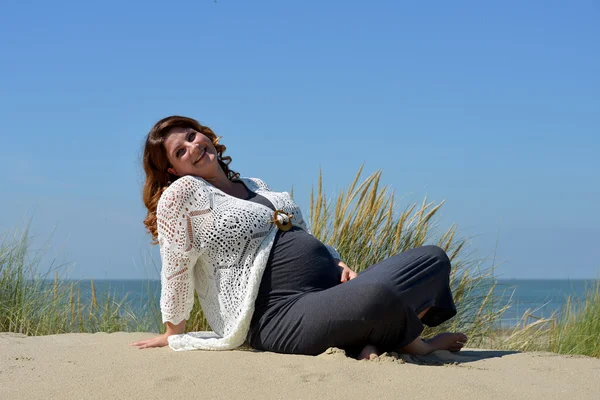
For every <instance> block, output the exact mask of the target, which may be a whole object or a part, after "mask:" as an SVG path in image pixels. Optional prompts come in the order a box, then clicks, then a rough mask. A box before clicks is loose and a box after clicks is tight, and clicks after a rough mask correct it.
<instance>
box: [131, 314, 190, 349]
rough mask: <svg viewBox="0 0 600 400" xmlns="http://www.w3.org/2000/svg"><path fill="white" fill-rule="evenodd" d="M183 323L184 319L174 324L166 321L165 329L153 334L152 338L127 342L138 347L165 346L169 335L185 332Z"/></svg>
mask: <svg viewBox="0 0 600 400" xmlns="http://www.w3.org/2000/svg"><path fill="white" fill-rule="evenodd" d="M185 323H186V320H185V319H184V320H183V321H181V322H180V323H178V324H177V325H174V324H172V323H171V322H166V325H167V331H166V332H165V333H163V334H162V335H158V336H155V337H153V338H152V339H146V340H140V341H139V342H134V343H129V345H130V346H137V347H138V349H149V348H151V347H165V346H166V345H168V344H169V340H168V339H169V336H171V335H178V334H181V333H184V332H185Z"/></svg>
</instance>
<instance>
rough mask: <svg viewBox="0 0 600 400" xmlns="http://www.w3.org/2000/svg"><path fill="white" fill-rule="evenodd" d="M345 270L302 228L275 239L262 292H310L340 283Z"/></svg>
mask: <svg viewBox="0 0 600 400" xmlns="http://www.w3.org/2000/svg"><path fill="white" fill-rule="evenodd" d="M340 277H341V271H340V268H339V267H338V266H337V265H336V263H335V261H334V259H333V257H332V256H331V254H330V253H329V251H328V250H327V247H326V246H325V245H324V244H323V243H321V241H319V240H318V239H317V238H315V237H314V236H312V235H310V234H308V233H307V232H305V231H303V230H302V229H300V228H297V227H294V228H292V229H291V230H289V231H287V232H283V231H279V232H278V233H277V236H276V237H275V242H274V243H273V248H272V250H271V254H270V257H269V261H268V262H267V267H266V269H265V273H264V275H263V279H262V281H261V289H260V292H262V293H265V292H270V291H278V292H280V293H285V292H308V291H315V290H323V289H328V288H330V287H332V286H335V285H337V284H338V283H340Z"/></svg>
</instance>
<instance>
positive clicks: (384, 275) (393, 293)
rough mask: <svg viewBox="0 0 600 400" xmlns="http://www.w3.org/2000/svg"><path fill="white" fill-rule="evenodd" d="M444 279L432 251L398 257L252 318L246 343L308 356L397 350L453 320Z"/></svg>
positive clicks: (446, 268) (440, 255) (438, 253)
mask: <svg viewBox="0 0 600 400" xmlns="http://www.w3.org/2000/svg"><path fill="white" fill-rule="evenodd" d="M449 275H450V260H449V259H448V257H447V255H446V253H445V252H444V251H443V250H442V249H440V248H439V247H437V246H424V247H420V248H417V249H412V250H409V251H406V252H403V253H400V254H397V255H395V256H393V257H390V258H388V259H386V260H384V261H382V262H380V263H377V264H375V265H372V266H370V267H369V268H367V269H366V270H364V271H362V272H361V273H360V274H359V275H358V277H356V278H355V279H353V280H351V281H348V282H345V283H341V284H339V285H336V286H333V287H331V288H329V289H325V290H321V291H317V292H309V293H303V294H301V295H297V296H292V297H291V298H290V299H289V300H287V301H286V302H284V303H283V304H282V305H281V306H280V307H278V309H277V311H276V312H275V313H262V315H261V314H256V315H254V317H253V320H252V323H251V328H250V332H249V343H250V345H251V346H252V347H254V348H256V349H260V350H266V351H273V352H278V353H291V354H307V355H316V354H320V353H322V352H323V351H325V350H326V349H327V348H329V347H340V348H346V349H349V350H355V349H359V348H361V347H362V346H365V345H367V344H373V345H375V346H376V347H377V348H378V349H379V350H380V351H394V350H398V349H399V348H401V347H403V346H406V345H407V344H409V343H411V342H412V341H413V340H415V339H416V338H418V337H419V336H420V334H421V332H422V331H423V328H424V327H423V324H426V325H428V326H437V325H439V324H441V323H442V322H444V321H447V320H448V319H450V318H452V317H453V316H454V315H455V314H456V307H455V305H454V301H453V298H452V293H451V291H450V286H449ZM428 308H429V311H428V312H427V313H426V314H425V316H424V317H423V319H422V320H420V319H419V317H418V315H419V314H420V313H421V312H423V311H424V310H426V309H428Z"/></svg>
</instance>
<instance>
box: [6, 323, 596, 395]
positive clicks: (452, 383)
mask: <svg viewBox="0 0 600 400" xmlns="http://www.w3.org/2000/svg"><path fill="white" fill-rule="evenodd" d="M152 336H154V335H153V334H149V333H123V332H119V333H111V334H108V333H96V334H63V335H51V336H37V337H26V336H24V335H18V334H10V333H0V398H2V399H121V398H122V399H167V398H189V399H194V398H203V399H235V398H238V399H318V398H331V399H362V398H378V399H398V398H407V399H416V398H424V399H441V398H443V399H503V400H506V399H513V398H518V399H564V398H568V399H600V359H595V358H588V357H573V356H559V355H555V354H550V353H515V352H505V351H486V350H475V349H467V350H464V351H462V352H461V353H458V354H451V353H449V352H443V351H442V352H436V353H435V354H433V355H432V356H428V357H425V358H410V357H406V356H405V357H404V358H402V357H398V356H395V355H382V356H381V357H379V358H376V359H375V360H371V361H357V360H354V359H351V358H348V357H346V356H345V354H344V353H343V351H341V350H339V349H329V350H328V351H327V352H326V353H324V354H322V355H319V356H316V357H310V356H295V355H282V354H274V353H266V352H258V351H253V350H236V351H224V352H210V351H191V352H175V351H173V350H171V349H169V348H168V347H166V348H160V349H148V350H139V349H137V348H135V347H131V346H128V343H130V342H133V341H136V340H141V339H145V338H149V337H152Z"/></svg>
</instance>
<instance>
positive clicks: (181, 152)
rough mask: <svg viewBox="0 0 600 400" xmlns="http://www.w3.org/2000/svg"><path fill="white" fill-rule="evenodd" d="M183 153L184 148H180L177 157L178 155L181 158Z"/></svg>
mask: <svg viewBox="0 0 600 400" xmlns="http://www.w3.org/2000/svg"><path fill="white" fill-rule="evenodd" d="M182 155H183V149H179V150H177V153H175V157H177V158H181V156H182Z"/></svg>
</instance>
